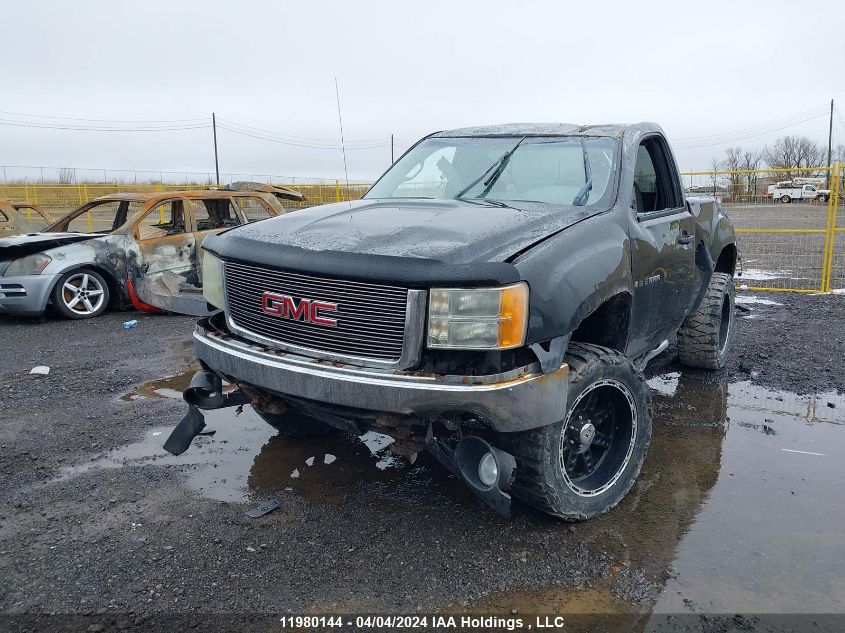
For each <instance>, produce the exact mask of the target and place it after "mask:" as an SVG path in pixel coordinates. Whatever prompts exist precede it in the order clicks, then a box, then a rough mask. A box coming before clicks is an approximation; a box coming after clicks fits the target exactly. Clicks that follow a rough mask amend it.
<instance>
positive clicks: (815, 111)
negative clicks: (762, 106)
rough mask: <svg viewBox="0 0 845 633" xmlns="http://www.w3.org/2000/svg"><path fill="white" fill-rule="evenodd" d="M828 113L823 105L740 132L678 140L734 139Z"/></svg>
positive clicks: (687, 137)
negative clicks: (734, 137)
mask: <svg viewBox="0 0 845 633" xmlns="http://www.w3.org/2000/svg"><path fill="white" fill-rule="evenodd" d="M827 112H828V106H827V105H823V106H818V107H815V108H811V109H809V110H806V111H804V112H799V113H797V114H791V115H789V116H787V117H783V118H782V119H775V120H774V121H769V122H767V123H760V124H758V125H754V126H751V127H747V128H741V129H738V130H733V131H731V132H720V133H718V134H705V135H701V136H685V137H680V138H678V139H676V140H678V141H681V142H698V141H711V140H716V139H719V138H727V137H733V136H737V135H744V134H749V133H754V132H757V131H760V130H763V129H767V128H769V127H772V126H775V127H777V126H780V125H785V124H791V123H792V122H793V121H795V120H797V119H803V118H805V117H807V116H813V115H817V114H820V113H821V114H823V113H827Z"/></svg>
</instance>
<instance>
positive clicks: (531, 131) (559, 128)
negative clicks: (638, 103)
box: [431, 122, 663, 138]
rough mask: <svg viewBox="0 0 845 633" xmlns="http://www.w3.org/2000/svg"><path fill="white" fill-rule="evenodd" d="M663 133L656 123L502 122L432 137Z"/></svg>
mask: <svg viewBox="0 0 845 633" xmlns="http://www.w3.org/2000/svg"><path fill="white" fill-rule="evenodd" d="M628 131H632V132H640V133H643V134H645V133H651V132H659V133H661V134H662V133H663V130H662V129H661V128H660V126H659V125H657V124H656V123H649V122H641V123H627V124H620V123H609V124H601V125H580V124H576V123H504V124H500V125H482V126H477V127H464V128H457V129H454V130H443V131H440V132H435V133H434V134H432V135H431V137H434V138H438V137H449V138H454V137H472V136H603V137H608V138H621V137H622V136H623V135H624V134H625V132H628Z"/></svg>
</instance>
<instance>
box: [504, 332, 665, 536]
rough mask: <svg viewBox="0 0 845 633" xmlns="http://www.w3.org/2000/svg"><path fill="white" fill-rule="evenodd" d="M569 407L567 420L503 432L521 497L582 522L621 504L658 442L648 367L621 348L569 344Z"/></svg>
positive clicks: (530, 503)
mask: <svg viewBox="0 0 845 633" xmlns="http://www.w3.org/2000/svg"><path fill="white" fill-rule="evenodd" d="M566 362H567V363H568V364H569V372H570V373H569V391H568V400H567V410H566V411H565V412H562V413H563V419H562V420H561V421H560V422H557V423H555V424H551V425H548V426H545V427H541V428H538V429H532V430H530V431H523V432H520V433H512V434H507V435H503V436H502V442H503V444H504V446H505V448H506V450H509V451H510V452H511V453H512V454H513V455H514V457H515V458H516V464H517V467H516V474H515V481H514V486H513V492H514V494H515V496H517V497H519V498H520V499H522V500H523V501H525V502H526V503H528V504H529V505H532V506H534V507H535V508H537V509H538V510H541V511H543V512H546V513H547V514H551V515H552V516H555V517H558V518H561V519H564V520H567V521H581V520H585V519H589V518H591V517H594V516H597V515H600V514H603V513H605V512H607V511H608V510H610V509H611V508H613V507H615V506H616V505H617V504H618V503H619V502H620V501H621V500H622V498H623V497H624V496H625V495H626V494H627V492H628V491H629V490H630V489H631V486H632V485H633V483H634V480H635V479H636V478H637V475H638V474H639V472H640V468H641V467H642V464H643V461H644V460H645V456H646V452H647V450H648V445H649V442H650V441H651V418H652V415H651V399H650V396H649V390H648V385H647V384H646V382H645V378H644V377H643V374H642V372H640V371H639V370H637V369H636V368H635V367H634V366H633V365H632V364H631V362H630V361H629V360H628V359H627V358H626V357H625V356H623V355H622V354H620V353H619V352H616V351H614V350H611V349H608V348H605V347H599V346H598V345H590V344H586V343H570V345H569V349H568V350H567V354H566Z"/></svg>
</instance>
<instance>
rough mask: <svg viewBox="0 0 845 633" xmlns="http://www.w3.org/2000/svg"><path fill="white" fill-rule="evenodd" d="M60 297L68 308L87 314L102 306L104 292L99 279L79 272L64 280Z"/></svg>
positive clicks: (80, 313)
mask: <svg viewBox="0 0 845 633" xmlns="http://www.w3.org/2000/svg"><path fill="white" fill-rule="evenodd" d="M61 297H62V301H63V302H64V304H65V307H66V308H67V309H68V310H70V311H72V312H75V313H76V314H79V315H82V316H87V315H91V314H94V313H96V312H97V311H98V310H99V309H100V308H101V307H102V305H103V301H104V300H105V293H104V291H103V286H102V284H101V283H100V280H99V279H97V278H96V277H94V276H93V275H89V274H88V273H85V272H79V273H76V274H74V275H71V276H70V277H68V278H67V279H66V280H65V282H64V285H63V286H62V291H61Z"/></svg>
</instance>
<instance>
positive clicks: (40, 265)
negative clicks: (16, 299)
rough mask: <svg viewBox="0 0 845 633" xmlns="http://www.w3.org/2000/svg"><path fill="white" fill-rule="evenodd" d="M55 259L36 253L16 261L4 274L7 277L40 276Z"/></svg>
mask: <svg viewBox="0 0 845 633" xmlns="http://www.w3.org/2000/svg"><path fill="white" fill-rule="evenodd" d="M51 261H53V258H52V257H50V256H49V255H45V254H44V253H35V254H34V255H27V256H26V257H21V258H20V259H16V260H15V261H13V262H12V263H11V264H9V267H8V268H7V269H6V272H5V273H3V274H4V275H5V276H6V277H14V276H15V275H38V274H40V273H41V272H43V271H44V269H45V268H47V266H48V265H49V263H50V262H51Z"/></svg>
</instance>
